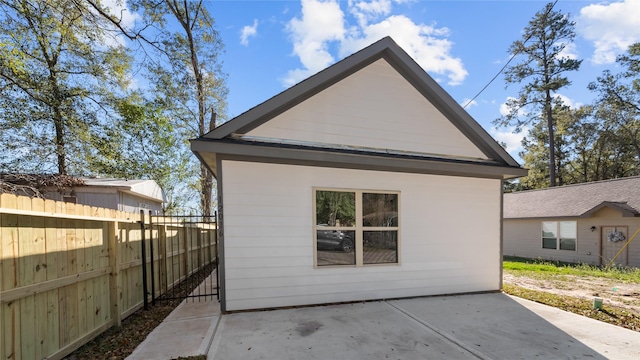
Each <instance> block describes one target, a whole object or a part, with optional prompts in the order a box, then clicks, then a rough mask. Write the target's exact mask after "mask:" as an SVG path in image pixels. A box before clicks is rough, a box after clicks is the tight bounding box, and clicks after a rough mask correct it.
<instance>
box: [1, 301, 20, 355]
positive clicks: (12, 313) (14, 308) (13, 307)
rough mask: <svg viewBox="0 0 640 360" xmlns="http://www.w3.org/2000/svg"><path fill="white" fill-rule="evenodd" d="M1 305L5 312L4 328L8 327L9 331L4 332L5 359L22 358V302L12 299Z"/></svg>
mask: <svg viewBox="0 0 640 360" xmlns="http://www.w3.org/2000/svg"><path fill="white" fill-rule="evenodd" d="M1 305H2V312H3V314H4V315H3V323H2V329H7V331H3V332H2V340H3V343H4V351H3V353H2V356H3V359H22V344H21V342H22V341H21V339H22V337H21V334H22V331H21V327H20V302H19V301H12V302H9V303H3V304H1Z"/></svg>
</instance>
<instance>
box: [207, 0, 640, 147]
mask: <svg viewBox="0 0 640 360" xmlns="http://www.w3.org/2000/svg"><path fill="white" fill-rule="evenodd" d="M547 2H548V1H537V0H536V1H533V0H531V1H517V0H501V1H498V0H496V1H469V0H468V1H464V0H453V1H444V0H442V1H418V0H372V1H357V0H351V1H332V0H302V1H270V0H265V1H218V0H209V1H205V3H206V6H207V8H208V10H209V11H210V13H211V14H212V16H213V17H214V18H215V19H216V28H217V30H218V31H219V32H220V35H221V36H222V39H223V42H224V44H225V54H224V56H223V59H222V60H223V70H224V72H226V73H227V74H228V87H229V96H228V117H229V118H233V117H235V116H238V115H240V114H241V113H243V112H245V111H246V110H248V109H250V108H251V107H253V106H256V105H258V104H260V103H262V102H263V101H265V100H267V99H269V98H270V97H272V96H274V95H276V94H278V93H280V92H281V91H283V90H285V89H287V88H288V87H290V86H291V85H293V84H295V83H297V82H299V81H301V80H303V79H305V78H306V77H308V76H311V75H313V74H315V73H316V72H318V71H320V70H322V69H324V68H325V67H327V66H329V65H331V64H333V63H335V62H336V61H339V60H340V59H342V58H344V57H346V56H348V55H350V54H351V53H353V52H355V51H357V50H359V49H361V48H363V47H365V46H367V45H369V44H371V43H373V42H375V41H377V40H379V39H380V38H382V37H384V36H387V35H389V36H391V37H392V38H393V39H394V40H395V41H396V42H397V43H398V44H399V45H400V46H401V47H403V48H404V49H405V51H407V52H408V53H409V55H411V56H412V57H413V58H414V59H415V60H416V61H417V62H418V64H420V65H421V66H422V67H423V68H424V69H425V71H426V72H427V73H428V74H429V75H431V76H432V77H433V78H434V79H436V80H437V81H438V83H439V84H440V85H441V86H442V87H443V88H444V89H445V90H446V91H447V92H449V94H451V96H452V97H453V98H454V99H455V100H456V101H458V102H459V103H460V104H466V103H467V102H468V100H469V99H471V98H473V97H474V96H475V95H476V94H477V93H478V92H479V91H480V90H481V89H482V88H483V87H484V86H485V85H487V83H488V82H489V81H490V80H491V79H492V78H493V77H494V76H495V75H496V74H497V73H498V72H499V71H500V69H501V68H502V67H503V66H504V64H505V62H506V61H507V60H508V59H509V57H510V56H509V54H508V48H509V46H510V44H511V43H512V42H513V41H515V40H518V39H521V38H522V31H523V29H524V27H526V26H527V24H528V22H529V21H530V20H531V19H532V18H533V16H534V14H535V13H536V12H537V11H540V10H541V9H543V8H544V6H545V4H546V3H547ZM554 9H555V10H559V11H562V12H563V13H565V14H567V13H568V14H569V15H570V18H571V19H572V20H573V21H575V22H576V32H577V37H576V40H575V42H574V43H573V45H571V46H570V47H568V49H567V52H566V55H567V56H572V57H576V58H578V59H583V60H584V61H583V63H582V66H581V69H580V70H579V71H578V72H573V73H570V74H568V76H569V77H570V79H571V81H572V85H571V86H570V87H568V88H566V89H562V90H561V91H560V94H559V95H560V96H563V97H564V99H565V101H566V102H567V103H568V104H570V105H574V106H577V105H580V104H587V103H590V102H592V100H593V98H594V94H593V93H591V92H589V91H588V90H587V88H586V87H587V84H588V83H589V82H591V81H594V80H595V79H596V77H597V76H598V75H600V74H601V73H602V70H605V69H611V70H614V71H616V65H615V63H614V60H615V57H616V55H618V54H620V53H623V52H624V51H625V50H626V48H627V47H628V45H630V44H632V43H634V42H638V41H640V0H619V1H582V0H559V1H558V3H557V4H556V5H555V8H554ZM518 90H519V87H518V86H517V85H511V86H510V87H509V88H505V83H504V78H503V76H499V77H498V78H497V79H496V80H495V81H494V82H493V83H492V84H491V85H489V86H488V88H487V89H486V90H485V91H484V92H482V94H480V95H479V96H478V97H477V98H476V99H475V100H474V101H473V103H472V104H470V105H469V106H468V107H467V108H466V109H467V111H468V112H469V113H470V114H471V116H472V117H474V118H475V119H476V120H477V121H478V122H479V123H480V124H481V125H482V126H483V127H484V128H485V129H486V130H487V131H488V132H489V133H490V134H492V135H493V136H494V138H496V139H497V140H500V141H503V142H505V143H507V150H508V151H509V152H510V153H511V154H512V155H513V156H515V157H517V153H518V151H519V145H520V140H521V138H522V135H521V134H520V135H514V134H512V133H511V129H507V128H501V129H494V128H493V126H492V124H491V121H492V120H494V119H496V118H498V117H499V116H500V115H501V108H502V107H503V104H504V102H505V100H506V99H507V98H508V97H509V96H515V95H516V94H517V92H518Z"/></svg>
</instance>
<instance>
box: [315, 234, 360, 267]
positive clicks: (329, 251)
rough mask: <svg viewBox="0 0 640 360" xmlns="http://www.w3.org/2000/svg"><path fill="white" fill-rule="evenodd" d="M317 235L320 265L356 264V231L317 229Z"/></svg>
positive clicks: (318, 261) (318, 262)
mask: <svg viewBox="0 0 640 360" xmlns="http://www.w3.org/2000/svg"><path fill="white" fill-rule="evenodd" d="M318 229H321V227H318ZM316 235H317V250H318V251H317V254H318V258H317V264H318V266H326V265H355V264H356V252H355V251H354V246H355V242H354V240H355V231H353V230H347V231H342V230H317V231H316Z"/></svg>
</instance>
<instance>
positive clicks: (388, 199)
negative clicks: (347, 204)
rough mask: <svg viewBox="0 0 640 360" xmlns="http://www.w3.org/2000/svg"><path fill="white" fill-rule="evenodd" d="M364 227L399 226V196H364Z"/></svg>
mask: <svg viewBox="0 0 640 360" xmlns="http://www.w3.org/2000/svg"><path fill="white" fill-rule="evenodd" d="M362 225H363V226H366V227H397V226H398V194H375V193H363V194H362Z"/></svg>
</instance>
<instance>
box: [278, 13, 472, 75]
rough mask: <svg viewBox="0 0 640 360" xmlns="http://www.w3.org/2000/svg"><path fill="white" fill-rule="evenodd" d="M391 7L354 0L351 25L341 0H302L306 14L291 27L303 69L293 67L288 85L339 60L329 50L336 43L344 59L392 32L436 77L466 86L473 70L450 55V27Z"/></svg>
mask: <svg viewBox="0 0 640 360" xmlns="http://www.w3.org/2000/svg"><path fill="white" fill-rule="evenodd" d="M396 2H400V1H396ZM392 6H393V3H392V2H391V1H390V0H372V1H353V0H352V1H349V2H348V3H347V10H348V13H349V14H351V15H352V16H353V18H354V19H355V20H356V21H355V22H356V23H357V24H355V25H351V24H348V23H347V21H346V20H345V13H344V12H343V11H342V9H341V8H340V2H338V1H335V0H329V1H319V0H302V17H301V18H297V17H296V18H293V19H292V20H291V21H290V22H289V24H288V26H287V30H288V31H289V32H290V34H291V39H292V42H293V49H294V50H293V52H294V55H296V56H298V57H299V58H300V62H301V63H302V65H303V67H302V68H300V69H295V70H291V71H289V73H288V76H287V78H286V79H285V84H286V85H292V84H294V83H296V82H298V81H300V80H302V79H304V78H305V77H307V76H309V75H312V74H314V73H316V72H317V71H319V70H322V69H324V68H325V67H327V66H329V65H331V64H332V63H333V62H335V58H334V56H333V55H332V54H331V52H330V51H329V43H331V42H333V43H335V44H336V48H337V50H338V54H337V56H340V57H345V56H347V55H350V54H352V53H354V52H356V51H358V50H360V49H362V48H364V47H366V46H368V45H370V44H372V43H374V42H376V41H378V40H380V39H381V38H383V37H385V36H391V37H392V38H393V39H394V40H395V41H396V42H397V43H398V45H400V47H402V48H403V49H404V50H405V51H407V53H408V54H409V55H410V56H411V57H412V58H413V59H414V60H415V61H416V62H417V63H418V64H419V65H420V66H421V67H422V68H423V69H424V70H425V71H427V72H428V73H430V74H431V75H432V76H433V75H437V76H440V77H446V78H448V83H449V84H450V85H458V84H461V83H462V81H463V80H464V79H465V78H466V76H467V75H468V73H467V71H466V69H465V68H464V65H463V63H462V60H461V59H459V58H456V57H454V56H452V55H451V49H452V47H453V43H452V42H451V41H449V40H448V39H447V38H446V37H447V36H448V33H449V30H448V29H447V28H437V27H436V26H435V25H425V24H416V23H415V22H413V20H411V19H410V18H408V17H407V16H404V15H390V14H391V12H392Z"/></svg>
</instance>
